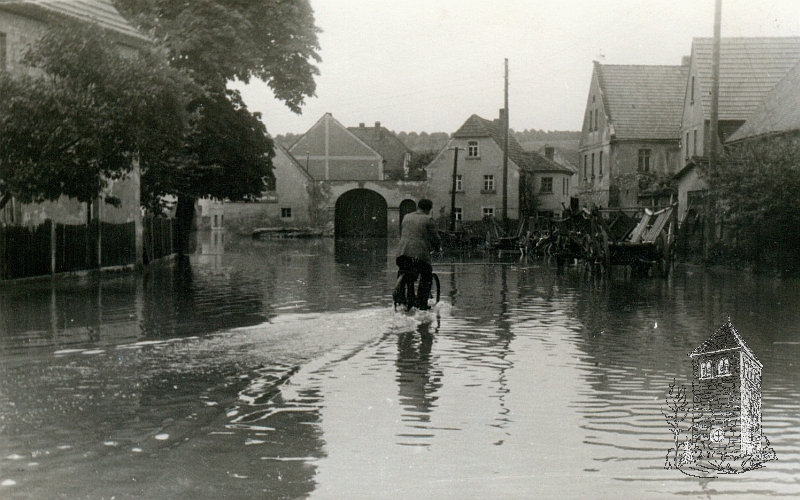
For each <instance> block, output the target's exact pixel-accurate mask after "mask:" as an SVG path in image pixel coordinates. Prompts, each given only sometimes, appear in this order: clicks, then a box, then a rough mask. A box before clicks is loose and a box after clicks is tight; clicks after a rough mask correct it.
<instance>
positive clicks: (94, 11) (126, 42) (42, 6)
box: [0, 0, 149, 272]
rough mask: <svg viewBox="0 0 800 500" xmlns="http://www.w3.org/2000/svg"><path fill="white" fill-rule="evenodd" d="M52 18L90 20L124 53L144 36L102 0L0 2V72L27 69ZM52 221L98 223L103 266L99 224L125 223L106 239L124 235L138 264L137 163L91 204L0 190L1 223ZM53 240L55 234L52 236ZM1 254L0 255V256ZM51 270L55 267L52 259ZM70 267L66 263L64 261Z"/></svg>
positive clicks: (24, 71) (132, 50)
mask: <svg viewBox="0 0 800 500" xmlns="http://www.w3.org/2000/svg"><path fill="white" fill-rule="evenodd" d="M53 19H59V20H61V19H66V20H74V21H78V22H88V23H94V24H96V25H98V26H100V27H101V28H103V29H104V30H105V31H106V33H107V34H108V35H109V36H110V38H111V40H113V41H114V43H116V46H117V48H118V50H120V51H121V52H122V53H123V54H127V55H134V54H136V53H137V52H138V51H139V50H140V49H141V48H142V47H143V46H144V45H145V44H147V43H149V42H148V40H147V38H146V37H145V36H143V35H141V34H140V33H139V32H138V31H136V29H135V28H134V27H133V26H132V25H131V24H130V23H128V22H127V21H126V20H125V19H124V18H123V17H122V16H121V15H120V14H119V12H118V11H117V10H116V9H115V8H114V6H113V5H112V3H111V2H110V1H107V0H94V1H91V2H70V1H66V0H39V1H33V0H28V1H25V0H22V1H9V0H3V1H0V71H8V72H11V73H12V74H18V75H22V74H29V73H32V70H31V69H30V68H28V67H26V66H25V65H24V64H23V63H22V58H23V55H24V53H25V51H26V50H27V49H28V48H29V47H31V45H32V44H33V43H35V42H36V40H37V39H38V38H39V37H40V36H42V35H43V34H44V32H45V30H46V28H47V26H48V23H50V22H52V20H53ZM107 197H115V198H117V199H118V200H119V201H120V202H121V204H120V205H119V206H114V205H111V204H107V203H104V202H103V201H101V200H103V199H106V198H107ZM45 221H52V222H53V223H54V224H61V225H86V224H87V222H89V221H93V222H97V223H99V224H100V233H99V234H100V236H99V237H98V242H97V243H98V244H97V249H98V251H97V255H96V256H95V257H92V259H97V265H99V266H105V265H106V255H104V254H103V253H101V252H100V248H102V247H101V244H100V240H101V239H102V234H103V228H104V227H106V226H104V225H103V224H104V223H105V224H115V225H121V224H125V225H129V226H131V228H130V230H127V229H126V230H125V236H124V238H122V237H121V236H119V234H118V233H112V234H115V236H110V237H109V239H111V240H115V241H116V242H120V241H122V240H123V239H124V241H125V243H124V245H125V246H126V247H129V246H135V250H134V249H133V248H125V249H124V251H123V253H124V254H126V255H127V254H129V253H131V254H133V253H135V262H136V263H137V264H139V263H142V259H143V253H142V252H143V246H142V234H143V225H142V213H141V209H140V173H139V169H138V164H137V163H136V162H134V166H133V169H132V171H131V172H130V174H129V175H128V176H127V177H126V178H123V179H119V180H110V181H109V185H108V187H107V188H106V190H105V192H103V193H102V194H101V196H100V197H98V199H97V200H96V201H95V202H94V203H92V204H90V205H87V204H84V203H80V202H78V201H77V200H76V199H72V198H68V197H66V196H62V197H61V198H59V199H58V200H57V201H52V202H50V201H47V202H43V203H36V204H24V203H20V202H18V201H17V200H15V199H14V197H13V196H12V193H1V192H0V226H2V225H9V226H26V227H29V228H34V227H38V226H40V225H42V224H44V223H45ZM53 240H54V241H55V236H54V237H53ZM52 252H53V255H54V257H53V261H54V262H55V253H56V250H55V243H54V242H53V244H52ZM0 258H2V256H0ZM50 267H51V271H53V272H56V271H58V270H59V269H60V268H59V266H57V265H56V264H53V265H52V266H50ZM67 267H69V266H67Z"/></svg>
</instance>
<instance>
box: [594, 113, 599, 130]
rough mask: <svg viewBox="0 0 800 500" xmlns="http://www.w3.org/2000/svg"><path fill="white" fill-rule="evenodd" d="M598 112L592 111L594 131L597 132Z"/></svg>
mask: <svg viewBox="0 0 800 500" xmlns="http://www.w3.org/2000/svg"><path fill="white" fill-rule="evenodd" d="M598 112H599V110H597V109H595V110H594V129H595V130H597V128H598V127H597V115H598Z"/></svg>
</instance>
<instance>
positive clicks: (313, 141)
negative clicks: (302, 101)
mask: <svg viewBox="0 0 800 500" xmlns="http://www.w3.org/2000/svg"><path fill="white" fill-rule="evenodd" d="M378 128H379V129H380V127H378ZM381 130H382V129H381ZM378 142H379V141H378ZM289 153H291V154H292V156H294V157H295V158H298V160H299V161H300V162H301V163H303V162H304V163H305V165H306V172H308V174H309V175H310V176H311V177H312V178H313V179H315V180H318V181H368V180H374V181H382V180H384V179H385V173H384V158H383V156H381V154H380V153H378V152H377V151H376V150H374V149H373V148H372V147H370V146H369V145H368V144H367V143H366V142H365V141H364V140H362V139H361V138H359V137H358V136H357V135H356V134H354V133H353V132H351V131H350V130H348V129H347V127H345V126H344V125H342V124H341V123H339V121H338V120H336V119H335V118H334V117H333V115H331V114H330V113H325V114H324V115H323V116H322V118H320V119H319V120H318V121H317V123H315V124H314V125H313V126H312V127H311V128H310V129H309V130H308V132H306V133H305V134H303V135H302V136H301V137H300V139H298V140H297V142H296V143H294V145H292V147H291V148H289Z"/></svg>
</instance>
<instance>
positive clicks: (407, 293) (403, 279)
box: [392, 273, 416, 311]
mask: <svg viewBox="0 0 800 500" xmlns="http://www.w3.org/2000/svg"><path fill="white" fill-rule="evenodd" d="M414 278H415V277H414V275H413V274H409V273H400V276H398V278H397V281H396V282H395V285H394V291H393V292H392V298H393V299H394V309H395V310H397V306H398V305H399V306H402V307H405V309H406V311H409V310H411V308H412V307H414V303H415V302H416V294H415V293H414V281H416V280H415V279H414Z"/></svg>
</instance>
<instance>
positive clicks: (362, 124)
mask: <svg viewBox="0 0 800 500" xmlns="http://www.w3.org/2000/svg"><path fill="white" fill-rule="evenodd" d="M365 126H366V125H365V124H364V122H361V123H359V124H358V128H364V127H365Z"/></svg>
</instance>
